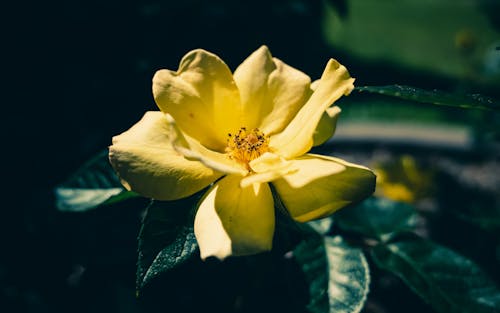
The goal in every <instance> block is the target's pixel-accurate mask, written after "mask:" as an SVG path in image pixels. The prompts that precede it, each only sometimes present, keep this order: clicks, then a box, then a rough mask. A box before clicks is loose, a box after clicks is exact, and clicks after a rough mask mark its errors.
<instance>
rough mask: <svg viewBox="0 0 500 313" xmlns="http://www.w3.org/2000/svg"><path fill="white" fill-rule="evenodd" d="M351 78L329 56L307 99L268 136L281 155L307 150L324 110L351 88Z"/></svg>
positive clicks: (297, 153)
mask: <svg viewBox="0 0 500 313" xmlns="http://www.w3.org/2000/svg"><path fill="white" fill-rule="evenodd" d="M353 82H354V79H353V78H351V77H350V76H349V73H348V72H347V69H346V68H345V67H344V66H343V65H340V63H338V62H337V61H335V60H333V59H330V61H329V62H328V64H327V65H326V68H325V71H324V72H323V75H322V77H321V80H320V82H319V83H318V86H317V88H316V90H315V91H314V93H313V94H312V96H311V97H310V98H309V100H308V101H307V103H306V104H305V105H304V106H303V107H302V108H301V109H300V111H299V112H298V113H297V115H296V116H295V117H294V119H293V120H292V121H291V122H290V124H289V125H288V126H287V127H286V128H285V129H284V130H283V132H281V133H279V134H276V135H274V136H271V140H270V146H271V148H273V149H274V150H275V151H276V152H277V153H278V154H280V155H282V156H283V157H285V158H294V157H297V156H300V155H303V154H304V153H306V152H307V151H309V150H310V149H311V147H312V145H313V135H314V131H315V130H316V127H317V125H318V123H319V121H320V119H321V116H322V115H323V113H324V112H325V110H326V109H327V108H328V107H329V106H330V105H331V104H332V103H334V102H335V101H336V100H337V99H339V98H340V97H341V96H342V95H347V94H349V93H350V92H351V90H352V89H353V88H354V85H353Z"/></svg>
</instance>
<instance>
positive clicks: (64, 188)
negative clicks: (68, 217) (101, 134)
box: [55, 150, 137, 212]
mask: <svg viewBox="0 0 500 313" xmlns="http://www.w3.org/2000/svg"><path fill="white" fill-rule="evenodd" d="M55 196H56V206H57V208H58V209H59V210H60V211H67V212H83V211H87V210H90V209H94V208H96V207H98V206H99V205H102V204H112V203H117V202H120V201H123V200H126V199H129V198H133V197H137V194H136V193H134V192H129V191H126V190H125V189H124V188H123V186H122V184H121V183H120V180H119V179H118V177H117V176H116V174H115V172H114V170H113V168H112V167H111V165H110V164H109V160H108V151H107V150H105V151H103V152H101V153H99V154H98V155H97V156H95V157H94V158H93V159H91V160H90V161H88V162H86V163H85V164H84V165H83V166H82V167H81V168H80V169H78V170H77V171H76V173H74V174H73V175H72V176H71V177H70V178H69V179H68V180H67V181H65V182H64V183H62V184H61V185H59V186H58V187H56V188H55Z"/></svg>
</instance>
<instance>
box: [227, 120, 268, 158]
mask: <svg viewBox="0 0 500 313" xmlns="http://www.w3.org/2000/svg"><path fill="white" fill-rule="evenodd" d="M227 136H228V137H227V147H226V152H227V153H228V155H229V157H230V158H231V159H233V160H236V161H238V162H241V163H243V164H245V165H247V166H248V163H249V162H250V161H252V160H253V159H256V158H258V157H259V156H261V155H262V154H264V153H265V152H267V151H269V136H266V135H265V134H264V133H263V132H261V131H260V130H259V129H258V128H254V129H252V130H250V131H249V130H247V129H246V127H241V128H240V129H239V130H238V132H236V133H234V134H231V133H229V134H227Z"/></svg>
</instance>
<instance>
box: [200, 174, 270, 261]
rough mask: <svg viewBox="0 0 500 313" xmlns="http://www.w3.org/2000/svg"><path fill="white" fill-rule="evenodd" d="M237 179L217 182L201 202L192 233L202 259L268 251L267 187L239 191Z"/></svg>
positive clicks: (262, 185)
mask: <svg viewBox="0 0 500 313" xmlns="http://www.w3.org/2000/svg"><path fill="white" fill-rule="evenodd" d="M240 180H241V177H240V176H235V175H229V176H226V177H224V178H223V179H221V180H220V181H219V182H217V183H216V184H215V186H214V187H212V189H211V190H210V191H209V192H208V193H207V194H206V195H205V197H204V198H203V200H202V201H201V204H200V207H199V208H198V212H197V213H196V217H195V221H194V233H195V235H196V239H197V241H198V245H199V246H200V254H201V258H202V259H206V258H207V257H210V256H215V257H217V258H219V259H221V260H222V259H224V258H226V257H227V256H230V255H249V254H255V253H259V252H263V251H268V250H271V248H272V242H273V235H274V202H273V196H272V194H271V190H270V188H269V185H268V184H254V185H251V186H248V187H246V188H240V186H239V185H240Z"/></svg>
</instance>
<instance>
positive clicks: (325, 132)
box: [313, 106, 341, 146]
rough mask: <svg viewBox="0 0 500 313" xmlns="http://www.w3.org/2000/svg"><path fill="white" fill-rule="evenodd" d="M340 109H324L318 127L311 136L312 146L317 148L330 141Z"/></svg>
mask: <svg viewBox="0 0 500 313" xmlns="http://www.w3.org/2000/svg"><path fill="white" fill-rule="evenodd" d="M340 111H341V110H340V108H339V107H338V106H334V107H331V108H328V109H326V111H325V112H324V113H323V116H321V119H320V120H319V123H318V126H317V127H316V130H315V131H314V134H313V142H314V144H313V145H314V146H319V145H321V144H323V143H324V142H326V141H327V140H328V139H330V138H331V137H332V136H333V134H334V133H335V129H336V128H337V119H338V117H339V114H340Z"/></svg>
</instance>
